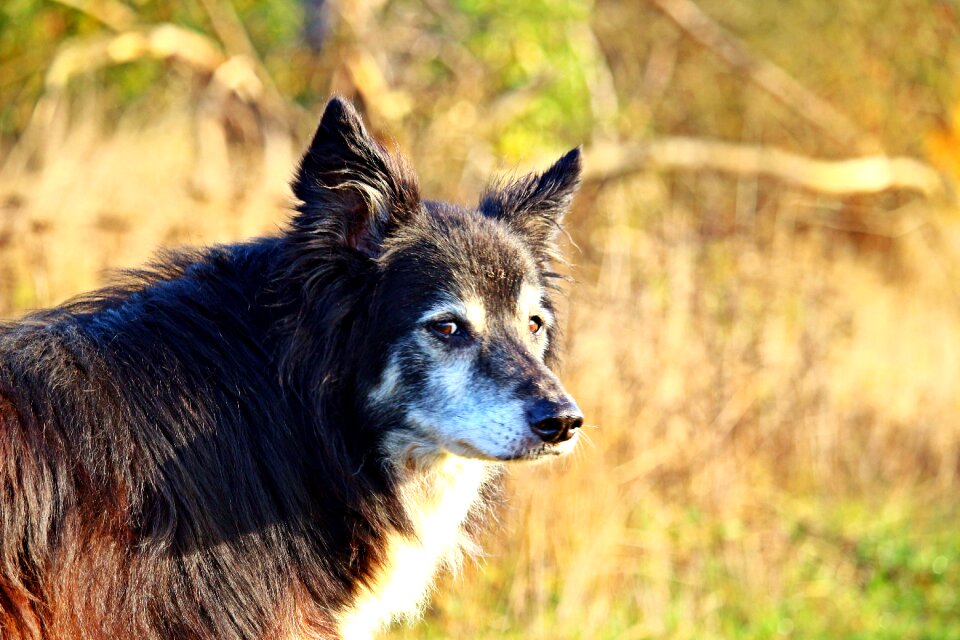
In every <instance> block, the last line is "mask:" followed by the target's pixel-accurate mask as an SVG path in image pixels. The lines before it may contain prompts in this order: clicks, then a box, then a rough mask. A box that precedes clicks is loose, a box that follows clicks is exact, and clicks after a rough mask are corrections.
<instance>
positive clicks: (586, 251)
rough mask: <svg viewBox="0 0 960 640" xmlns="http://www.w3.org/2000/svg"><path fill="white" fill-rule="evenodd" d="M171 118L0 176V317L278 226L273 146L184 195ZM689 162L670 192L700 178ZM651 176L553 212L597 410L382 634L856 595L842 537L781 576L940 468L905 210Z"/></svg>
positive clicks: (950, 427) (578, 365) (934, 330)
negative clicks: (179, 248) (731, 219)
mask: <svg viewBox="0 0 960 640" xmlns="http://www.w3.org/2000/svg"><path fill="white" fill-rule="evenodd" d="M190 126H191V122H190V120H189V119H188V118H186V117H185V116H183V115H182V114H180V113H178V112H177V111H175V110H174V111H172V112H171V113H169V114H168V115H167V116H164V117H162V118H160V119H158V120H157V121H155V122H154V123H153V124H150V125H147V126H141V125H138V124H136V123H132V122H131V123H121V124H120V125H119V126H118V128H117V131H116V133H114V134H111V135H109V136H104V135H102V134H101V133H99V132H98V131H97V130H96V128H95V127H93V126H91V125H83V124H80V125H76V126H74V127H73V128H72V129H71V133H70V134H69V136H68V137H67V139H66V141H65V142H64V144H63V145H62V146H61V147H60V148H59V150H58V152H57V153H56V156H55V157H52V158H51V159H50V160H49V162H48V163H47V164H46V165H45V166H44V168H43V170H42V171H39V172H37V171H34V172H22V171H18V172H16V173H14V172H12V171H10V170H8V171H6V172H4V173H2V174H0V207H2V208H0V314H2V315H5V316H8V317H12V316H15V315H17V314H19V313H20V312H22V311H23V310H25V309H27V308H31V307H39V306H47V305H51V304H55V303H57V302H59V301H62V300H64V299H65V298H67V297H69V296H71V295H73V294H76V293H79V292H82V291H84V290H87V289H90V288H92V287H95V286H96V285H97V284H98V283H101V282H102V281H103V279H104V271H105V270H106V269H110V268H115V267H122V266H135V265H137V264H139V263H142V262H144V261H145V260H147V259H149V257H150V256H151V254H152V253H153V252H154V250H155V248H156V247H158V246H160V245H177V244H182V243H189V244H195V243H209V242H222V241H231V240H234V239H238V238H243V237H248V236H250V235H254V234H258V233H263V232H269V231H270V230H271V229H273V228H275V226H276V225H277V224H279V223H281V222H282V220H283V219H284V216H285V215H287V214H286V212H285V203H286V198H287V196H286V195H285V193H286V192H285V186H284V185H283V184H282V183H280V182H277V181H276V179H275V177H276V176H283V175H284V174H285V173H288V172H289V170H290V169H288V168H284V167H277V166H272V167H267V168H263V167H259V168H258V167H257V164H256V162H248V163H246V164H244V165H243V167H244V169H243V172H242V173H236V172H238V171H239V170H238V169H234V170H233V171H234V172H235V173H226V174H223V175H221V176H219V180H221V181H222V184H221V186H224V185H227V186H229V187H230V188H224V189H221V190H219V191H220V193H221V195H219V196H216V195H209V194H208V196H207V197H206V198H201V197H198V196H197V194H196V189H197V187H196V180H197V175H196V173H195V166H196V165H195V153H194V150H193V146H192V143H191V139H192V138H191V130H190ZM294 160H295V159H294V158H292V157H291V158H288V159H287V161H288V162H289V165H288V166H289V167H292V163H293V162H294ZM413 160H414V164H415V165H418V163H417V160H418V159H417V158H413ZM233 166H235V167H236V166H238V165H236V164H235V165H233ZM418 168H419V170H420V171H421V172H422V173H424V174H429V173H431V172H433V173H435V174H437V175H439V174H438V173H437V172H440V171H442V170H443V167H442V166H419V167H418ZM258 176H261V177H262V179H261V177H258ZM266 176H273V178H267V177H266ZM703 180H704V183H703V184H702V183H700V182H698V181H697V180H690V181H689V182H690V184H691V185H692V187H691V188H692V190H694V191H696V190H697V189H699V188H700V187H704V188H711V189H712V188H715V187H716V185H713V186H710V185H711V184H712V183H709V182H708V181H709V180H710V179H709V177H708V178H704V179H703ZM669 186H670V179H669V178H667V177H664V176H655V175H646V176H639V177H637V178H636V179H632V180H629V181H626V182H623V183H620V184H617V185H612V186H609V187H607V188H605V189H603V190H601V191H599V192H596V193H593V195H592V196H590V197H586V198H584V199H583V200H582V201H581V205H580V207H579V208H578V209H577V210H576V211H575V212H574V213H573V214H572V215H571V220H570V228H571V232H572V235H573V237H574V239H575V240H576V242H577V244H578V245H579V246H580V247H581V250H580V251H579V252H577V251H574V252H573V254H572V257H573V262H574V263H577V267H576V269H575V272H574V273H575V276H576V278H577V280H578V281H579V282H578V284H576V285H575V286H574V287H573V288H572V291H571V295H570V299H569V304H568V308H567V310H566V313H567V317H568V326H567V335H568V340H567V342H568V349H567V356H566V365H565V368H564V371H563V377H564V379H565V381H566V382H567V385H568V387H569V388H570V389H571V391H573V393H574V394H575V396H576V397H577V398H578V400H579V402H580V404H581V406H582V408H583V409H584V411H585V412H586V415H587V420H588V422H589V423H590V424H591V425H595V428H594V427H593V426H591V427H590V428H589V429H588V430H587V431H586V435H587V436H588V438H587V439H586V440H587V441H586V442H585V443H584V445H583V446H582V447H581V448H580V450H579V451H578V453H577V454H576V455H574V456H573V457H572V458H571V459H569V460H566V461H563V462H561V463H560V464H556V465H542V466H534V467H516V468H514V469H512V472H511V474H510V483H509V484H510V487H509V491H508V496H509V499H508V505H507V507H506V508H505V510H504V511H503V514H502V518H503V526H502V530H498V529H500V527H496V526H495V527H493V529H494V530H493V531H491V534H490V535H489V536H488V538H487V540H486V541H485V548H486V549H487V552H488V557H487V558H486V559H484V560H482V561H481V563H480V566H479V568H477V567H468V568H467V569H466V570H465V573H464V575H463V576H460V577H455V578H449V579H447V580H445V581H444V584H443V587H442V589H441V591H442V595H440V596H439V597H438V598H437V600H436V606H435V609H434V610H433V611H431V612H430V614H429V616H428V618H429V620H428V622H429V624H428V625H427V626H426V627H421V628H419V629H415V630H405V629H400V630H398V631H397V632H396V636H397V637H422V635H423V634H426V635H428V636H430V637H452V636H460V637H465V638H466V637H469V638H477V637H516V638H548V637H549V638H556V637H571V638H573V637H583V638H592V637H610V638H614V637H616V638H640V637H676V638H703V637H730V632H729V628H728V627H727V626H725V625H726V624H728V621H729V619H730V616H731V613H730V610H731V607H732V606H733V607H735V606H745V607H746V609H747V610H748V611H749V610H751V609H752V607H753V605H756V608H757V610H761V609H763V607H768V608H769V607H775V606H777V603H778V602H781V601H783V602H787V601H788V600H784V599H789V597H790V596H791V595H795V594H793V593H792V592H791V589H797V590H802V594H801V595H802V597H804V598H807V599H808V600H809V601H810V602H813V603H818V602H825V603H828V604H829V606H832V607H836V608H839V607H843V606H846V604H849V605H850V606H851V607H852V609H853V610H855V609H856V602H855V600H854V601H850V602H847V603H846V604H844V603H845V601H844V600H843V598H855V594H856V589H847V590H842V589H837V588H836V587H835V586H834V585H835V582H836V581H840V582H843V581H844V580H847V578H846V577H845V576H847V574H849V575H850V576H854V574H856V570H857V569H856V566H855V563H853V561H852V560H850V559H849V558H847V557H846V556H842V554H840V555H838V556H836V558H835V560H833V561H825V562H826V564H827V566H832V567H833V568H834V569H835V572H836V575H835V576H834V577H833V578H830V579H826V578H823V576H819V574H817V575H813V576H810V577H809V579H807V578H798V577H797V576H798V573H797V572H798V567H800V566H806V565H804V564H803V563H804V562H805V560H804V558H807V557H809V556H810V555H811V554H814V555H816V554H820V553H821V551H819V550H818V549H820V547H817V546H816V545H817V544H818V543H817V540H818V539H820V538H825V537H826V536H827V533H824V532H825V531H829V530H830V527H829V523H828V520H829V519H830V518H831V517H833V516H831V515H830V514H835V513H836V512H837V509H840V510H841V511H843V509H844V508H845V507H842V506H841V507H838V506H837V505H838V504H841V505H842V504H847V503H855V504H867V505H875V506H873V507H870V506H868V507H863V508H862V509H861V510H860V511H856V510H855V515H853V516H850V520H849V522H847V523H845V524H844V526H843V527H842V528H843V530H844V531H845V532H846V534H848V535H854V536H855V535H857V532H858V531H861V530H862V529H864V528H869V527H868V525H869V524H870V520H871V519H873V518H875V519H876V522H883V521H885V518H886V519H888V520H889V519H894V520H895V519H896V518H904V517H907V516H905V515H904V514H905V513H913V511H910V510H905V509H901V508H900V507H899V506H898V505H902V504H910V505H913V507H917V505H919V507H918V508H921V509H922V508H924V507H923V505H925V504H928V503H930V502H936V501H938V500H939V501H941V502H942V501H943V500H944V499H947V498H948V497H949V496H950V495H951V493H952V492H955V491H956V476H957V465H958V459H960V419H958V417H957V416H958V415H960V412H958V408H960V406H958V404H960V401H958V395H957V393H956V391H955V384H956V380H957V373H958V372H957V367H958V362H960V318H958V314H957V311H956V301H957V298H956V297H955V294H956V291H955V286H954V283H953V282H951V281H950V278H949V277H948V275H946V274H948V273H949V270H947V271H945V270H944V268H943V265H942V261H943V260H948V259H949V258H947V257H943V256H939V257H937V258H936V259H934V258H933V257H932V256H931V250H930V247H929V245H928V243H927V242H926V241H925V239H924V238H925V236H924V235H923V233H919V232H918V233H913V234H908V235H906V236H904V237H902V238H899V239H895V240H891V241H889V242H886V243H884V244H881V245H880V248H876V247H874V248H871V249H869V250H866V249H864V250H858V249H857V244H856V243H854V242H851V240H850V237H849V236H846V235H842V234H838V233H836V232H832V231H830V230H829V229H826V228H821V227H816V226H814V227H810V228H805V230H803V231H797V229H798V227H797V225H796V218H797V216H798V215H800V213H798V212H799V211H800V208H798V207H797V206H796V205H795V203H794V204H791V202H792V201H791V197H790V196H791V195H793V196H795V195H796V194H790V193H783V194H781V195H782V198H780V202H781V204H779V205H777V206H776V207H774V208H772V209H766V210H764V211H751V212H749V213H750V215H752V216H754V217H755V218H758V217H760V216H767V217H768V218H769V219H767V220H754V221H753V222H750V223H749V224H745V223H743V221H742V220H740V221H738V222H737V223H736V224H735V225H734V227H733V229H732V230H728V231H727V232H724V233H717V232H716V230H715V229H714V228H713V227H711V225H710V224H709V216H711V215H714V213H713V212H712V211H711V209H710V207H709V206H708V205H707V204H706V203H704V204H703V205H702V206H701V207H699V208H698V207H696V206H691V204H690V201H689V199H688V200H682V199H681V198H679V197H674V196H673V195H671V194H672V193H674V191H672V190H671V189H669V188H667V187H669ZM740 186H742V185H727V186H724V187H721V188H722V189H727V190H728V191H730V190H736V189H738V188H740ZM239 189H242V190H243V194H242V196H237V195H236V194H235V193H232V192H236V191H237V190H239ZM441 195H442V194H441ZM693 202H694V203H696V202H698V201H697V200H696V199H694V200H693ZM911 508H912V507H911ZM871 509H872V510H871ZM844 513H846V512H845V511H844ZM838 517H839V516H838ZM851 523H852V524H851ZM798 531H804V532H809V531H813V532H814V534H815V535H812V536H808V535H806V534H804V535H801V536H800V537H799V538H798ZM817 536H820V538H817ZM838 544H840V543H838ZM841 547H842V544H841ZM818 557H819V556H818ZM829 557H831V558H832V557H833V556H829ZM830 562H833V564H830ZM818 576H819V577H818ZM837 576H839V577H837ZM830 580H833V581H834V582H831V581H830ZM849 581H850V583H851V584H853V583H854V582H855V577H850V578H849ZM790 585H793V586H792V587H791V586H790ZM834 600H836V601H834ZM764 610H765V609H764ZM743 615H744V616H746V617H747V618H749V616H750V615H751V614H749V613H745V614H743ZM784 619H786V618H784ZM782 624H785V623H783V619H780V618H778V622H776V623H775V624H774V627H775V631H776V630H777V629H779V630H780V631H783V629H782V628H781V627H780V626H777V625H782ZM790 624H794V623H792V622H791V623H790ZM787 631H789V628H787ZM787 635H789V634H787ZM751 637H753V636H751ZM760 637H762V634H761V636H760Z"/></svg>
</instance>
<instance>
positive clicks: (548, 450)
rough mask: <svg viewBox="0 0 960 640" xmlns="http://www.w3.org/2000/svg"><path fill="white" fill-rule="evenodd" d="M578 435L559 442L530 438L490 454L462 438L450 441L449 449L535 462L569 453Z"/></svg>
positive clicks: (468, 455)
mask: <svg viewBox="0 0 960 640" xmlns="http://www.w3.org/2000/svg"><path fill="white" fill-rule="evenodd" d="M578 436H579V434H576V433H574V434H573V436H572V437H571V438H570V439H569V440H565V441H563V442H558V443H547V442H541V441H539V440H536V441H534V440H533V439H530V441H529V442H525V443H523V444H522V445H521V446H520V447H519V448H517V449H516V450H514V451H511V452H508V453H497V454H490V453H487V452H486V451H483V450H481V449H479V448H478V447H476V446H474V445H473V444H471V443H469V442H467V441H465V440H462V439H458V440H454V441H452V442H451V443H449V446H448V449H449V450H450V452H451V453H454V454H456V455H459V456H463V457H466V458H479V459H482V460H490V461H492V462H533V461H538V460H544V459H547V458H556V457H560V456H564V455H567V454H568V453H570V452H571V451H572V450H573V448H574V447H575V446H576V443H577V440H578V439H579V437H578Z"/></svg>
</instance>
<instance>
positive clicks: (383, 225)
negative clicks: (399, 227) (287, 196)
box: [292, 97, 421, 257]
mask: <svg viewBox="0 0 960 640" xmlns="http://www.w3.org/2000/svg"><path fill="white" fill-rule="evenodd" d="M292 186H293V193H294V195H296V197H297V198H299V199H300V201H301V202H302V204H301V205H300V206H299V207H298V210H299V211H300V214H299V215H298V216H297V217H296V218H295V220H294V224H295V225H296V226H297V227H299V228H300V229H301V230H304V231H308V232H309V231H316V232H317V233H320V234H322V235H324V236H326V238H327V239H332V240H333V241H334V242H335V243H337V244H340V245H341V246H345V247H348V248H350V249H354V250H356V251H358V252H360V253H362V254H364V255H366V256H369V257H376V256H377V255H379V252H380V246H381V242H382V241H383V238H384V236H385V235H386V234H387V233H388V232H389V230H390V229H391V228H392V227H393V226H394V225H396V224H399V223H402V222H404V221H406V220H408V219H410V218H411V217H412V216H414V215H416V214H417V212H418V211H419V210H420V206H421V205H420V190H419V186H418V184H417V178H416V176H415V175H414V174H413V172H412V170H411V169H410V168H409V167H408V165H407V164H406V162H405V161H404V160H403V158H401V157H399V156H396V155H392V154H391V153H389V152H388V151H387V150H386V149H384V148H383V147H382V146H381V145H380V144H379V143H377V141H376V140H374V139H373V138H371V137H370V135H369V134H368V133H367V131H366V129H365V128H364V126H363V122H362V121H361V119H360V116H359V114H357V112H356V110H355V109H354V108H353V106H352V105H351V104H350V103H349V102H347V101H346V100H344V99H343V98H340V97H334V98H332V99H331V100H330V102H328V103H327V107H326V109H325V110H324V112H323V117H322V118H321V120H320V126H318V127H317V131H316V133H315V134H314V136H313V142H311V143H310V148H309V149H308V150H307V152H306V153H305V154H304V156H303V159H302V160H301V161H300V166H299V169H298V170H297V176H296V178H295V179H294V181H293V185H292Z"/></svg>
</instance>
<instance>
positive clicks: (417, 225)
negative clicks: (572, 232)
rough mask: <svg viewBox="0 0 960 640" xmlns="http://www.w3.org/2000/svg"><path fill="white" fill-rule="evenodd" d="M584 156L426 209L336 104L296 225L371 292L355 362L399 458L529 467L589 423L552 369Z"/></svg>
mask: <svg viewBox="0 0 960 640" xmlns="http://www.w3.org/2000/svg"><path fill="white" fill-rule="evenodd" d="M579 176H580V152H579V149H575V150H573V151H571V152H569V153H567V154H566V155H565V156H563V157H562V158H561V159H560V160H559V161H557V162H556V163H555V164H554V165H553V166H552V167H550V168H549V169H548V170H547V171H545V172H544V173H542V174H535V175H529V176H525V177H523V178H521V179H519V180H516V181H513V182H510V183H506V184H502V185H499V186H496V187H494V188H491V189H489V190H488V191H487V192H486V194H485V195H484V196H483V197H482V199H481V201H480V204H479V205H478V206H477V207H475V208H462V207H458V206H454V205H450V204H446V203H441V202H434V201H429V200H422V199H421V198H420V195H419V188H418V186H417V181H416V178H415V177H414V175H413V173H412V172H411V171H410V169H409V168H408V167H407V165H406V164H405V163H404V161H403V160H402V159H401V158H399V157H398V156H396V155H393V154H391V153H389V152H387V151H386V150H385V149H384V148H383V147H382V146H380V145H379V144H378V143H377V142H376V141H374V140H373V139H372V138H371V137H370V136H369V135H368V134H367V132H366V130H365V129H364V126H363V124H362V122H361V120H360V118H359V116H358V115H357V113H356V112H355V111H354V109H353V108H352V107H351V106H350V105H349V104H348V103H347V102H345V101H343V100H340V99H337V98H335V99H333V100H331V101H330V103H329V104H328V105H327V108H326V111H325V112H324V115H323V118H322V120H321V123H320V126H319V128H318V129H317V132H316V134H315V136H314V139H313V142H312V143H311V145H310V148H309V150H308V151H307V153H306V154H305V156H304V158H303V160H302V161H301V163H300V167H299V171H298V175H297V177H296V179H295V181H294V184H293V188H294V193H295V194H296V196H297V197H298V198H299V199H300V200H301V201H302V205H301V206H300V214H299V216H298V217H297V218H296V219H295V221H294V224H295V225H297V227H298V233H300V235H301V236H304V237H307V238H310V241H309V243H312V244H311V250H312V251H315V252H320V253H323V254H324V255H326V256H329V257H331V258H332V257H336V259H337V264H339V265H340V266H339V267H338V268H339V270H340V272H341V273H342V274H343V275H344V276H345V277H347V276H349V277H351V278H361V279H362V280H363V282H364V287H365V288H364V290H365V291H366V292H367V293H366V294H365V295H364V296H363V298H362V299H360V300H359V301H358V306H362V307H363V309H362V313H360V314H358V315H357V316H356V317H355V319H354V320H352V322H353V323H354V324H355V325H356V330H357V331H360V332H362V334H363V335H362V336H360V337H359V338H358V339H357V340H356V341H355V344H357V345H358V347H357V349H358V351H359V352H358V353H356V354H351V356H352V357H354V356H355V357H356V358H357V359H358V360H359V361H360V364H359V365H358V366H359V372H358V373H357V375H356V383H357V386H358V388H359V389H360V392H361V394H362V400H361V402H362V404H363V405H364V407H365V410H366V411H367V412H368V413H369V414H370V415H372V416H375V417H376V420H374V422H377V423H382V424H385V425H386V424H389V425H391V427H390V429H389V433H386V434H384V443H385V444H384V446H385V449H386V450H387V453H388V454H389V455H391V456H394V457H402V458H404V459H405V460H408V461H409V460H410V459H419V458H429V457H434V456H437V455H439V454H443V453H453V454H456V455H459V456H464V457H471V458H481V459H488V460H524V459H526V460H529V459H536V458H540V457H545V456H549V455H558V454H563V453H566V452H568V451H570V450H571V449H572V448H573V447H574V445H575V443H576V441H577V439H578V435H579V427H580V426H581V423H582V420H583V418H582V415H581V413H580V409H579V408H578V407H577V405H576V403H575V402H574V400H573V399H572V398H571V397H570V395H569V394H568V393H567V392H566V391H565V390H564V388H563V386H562V385H561V383H560V381H559V379H558V378H557V376H556V375H555V374H554V373H553V372H552V371H551V369H550V365H553V364H555V363H556V357H557V349H556V335H557V318H556V311H555V307H554V303H553V300H552V297H551V296H552V294H553V292H554V290H555V288H556V287H555V286H554V285H553V282H554V281H555V279H556V278H557V277H558V276H557V274H555V273H554V272H553V271H552V267H551V265H552V264H553V263H555V262H556V260H557V259H558V256H557V251H556V246H555V240H556V237H557V234H558V233H559V231H560V222H561V219H562V217H563V215H564V213H565V212H566V210H567V209H568V208H569V206H570V202H571V199H572V197H573V194H574V191H575V190H576V187H577V183H578V181H579Z"/></svg>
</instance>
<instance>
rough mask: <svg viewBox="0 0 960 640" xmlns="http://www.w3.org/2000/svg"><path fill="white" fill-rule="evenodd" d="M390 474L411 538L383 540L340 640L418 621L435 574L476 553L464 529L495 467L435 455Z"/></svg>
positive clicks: (355, 639)
mask: <svg viewBox="0 0 960 640" xmlns="http://www.w3.org/2000/svg"><path fill="white" fill-rule="evenodd" d="M396 461H397V459H396V458H395V459H394V462H396ZM394 470H395V471H394V473H395V476H396V479H397V490H398V495H399V498H400V502H401V504H402V505H403V508H404V511H405V512H406V516H407V518H408V520H409V522H410V525H411V532H410V533H402V532H400V531H393V532H391V533H390V534H389V535H388V536H387V541H386V553H385V554H384V555H385V557H386V562H384V564H383V565H382V566H381V567H380V568H379V569H378V570H377V571H376V572H375V573H374V576H373V579H372V580H370V581H369V582H368V583H367V584H366V585H364V586H363V587H361V589H360V590H359V592H358V593H357V596H356V597H355V598H354V600H353V602H352V603H351V604H350V606H349V607H348V608H347V609H346V611H344V612H343V614H342V615H341V617H340V634H341V636H342V637H343V638H344V640H361V639H362V640H367V639H369V638H371V637H372V636H373V634H375V633H376V632H377V631H378V630H380V629H382V628H384V627H385V626H386V625H388V624H390V623H391V622H393V621H395V620H400V619H408V620H412V619H416V618H417V617H418V616H419V615H420V614H421V612H422V610H423V606H424V604H425V602H426V600H427V597H428V596H429V594H430V588H431V585H432V583H433V578H434V575H435V574H436V573H437V571H438V570H439V569H441V568H450V569H453V570H457V569H458V568H459V566H460V563H461V561H462V558H463V557H464V555H470V554H476V553H477V552H478V549H477V547H476V545H475V543H474V542H473V541H472V540H471V539H470V537H469V535H468V534H467V533H466V532H465V530H464V523H465V521H466V520H467V518H468V516H470V515H471V512H472V511H475V510H476V509H478V508H481V506H482V505H481V503H482V501H481V500H480V495H481V493H482V489H483V487H484V485H485V484H486V483H487V482H488V481H489V480H490V479H491V478H492V477H493V476H494V475H496V473H497V471H498V466H497V465H492V464H490V463H489V462H485V461H481V460H471V459H466V458H460V457H458V456H454V455H450V454H439V455H436V456H431V459H430V460H429V461H428V460H426V459H424V458H423V457H418V458H417V459H416V460H414V459H413V458H408V459H406V460H405V461H404V462H403V464H402V465H394Z"/></svg>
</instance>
